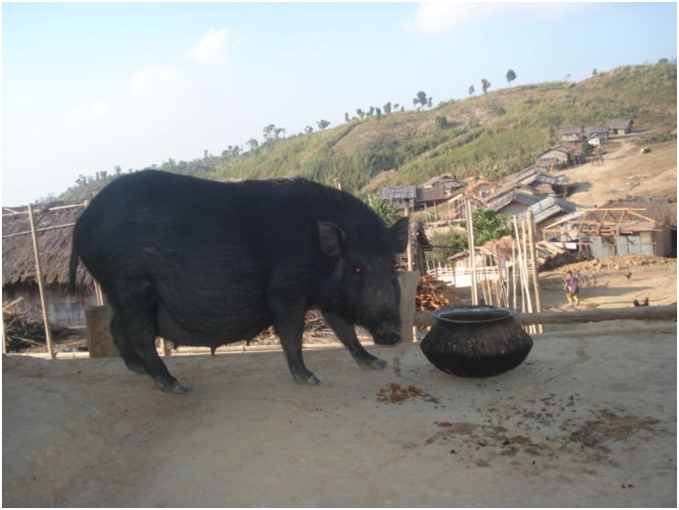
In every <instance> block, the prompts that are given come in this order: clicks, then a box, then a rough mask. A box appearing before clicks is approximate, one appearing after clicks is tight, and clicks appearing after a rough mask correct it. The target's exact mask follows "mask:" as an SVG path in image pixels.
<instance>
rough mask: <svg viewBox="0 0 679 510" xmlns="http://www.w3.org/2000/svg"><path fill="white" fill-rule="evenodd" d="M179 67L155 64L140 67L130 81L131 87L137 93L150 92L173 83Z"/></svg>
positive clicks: (178, 72) (177, 75)
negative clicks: (144, 67) (147, 67)
mask: <svg viewBox="0 0 679 510" xmlns="http://www.w3.org/2000/svg"><path fill="white" fill-rule="evenodd" d="M179 74H180V71H179V69H177V68H176V67H175V68H171V69H166V68H164V67H160V66H156V67H151V68H149V69H142V70H141V71H139V72H138V73H137V74H136V75H135V76H134V78H132V80H131V81H130V85H131V86H132V89H134V91H135V93H137V94H150V93H153V92H157V91H158V90H159V89H161V88H163V87H166V86H167V85H170V84H172V83H174V82H175V81H176V80H177V78H178V77H179Z"/></svg>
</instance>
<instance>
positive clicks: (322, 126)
mask: <svg viewBox="0 0 679 510" xmlns="http://www.w3.org/2000/svg"><path fill="white" fill-rule="evenodd" d="M316 124H317V125H318V129H320V130H321V131H323V130H324V129H325V128H327V127H328V126H329V125H330V122H329V121H327V120H324V119H321V120H319V121H318V122H316Z"/></svg>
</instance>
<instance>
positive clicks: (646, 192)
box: [3, 62, 676, 324]
mask: <svg viewBox="0 0 679 510" xmlns="http://www.w3.org/2000/svg"><path fill="white" fill-rule="evenodd" d="M647 90H650V91H651V92H646V91H647ZM621 91H624V93H623V92H621ZM601 98H605V100H601ZM599 104H604V105H606V108H603V109H598V110H597V111H596V112H594V113H592V114H591V115H590V114H588V112H589V110H591V109H592V105H599ZM630 104H634V105H635V106H634V108H632V110H634V111H635V112H637V113H638V116H634V117H632V116H630V117H616V116H615V115H617V114H616V113H611V114H610V115H611V117H610V119H611V120H608V121H607V122H602V121H600V120H598V119H601V118H605V117H603V116H602V115H603V114H602V112H606V111H610V112H623V111H628V110H630V108H631V107H630V106H629V105H630ZM668 105H669V106H668ZM672 108H674V113H675V114H676V64H675V63H667V62H663V63H658V64H655V65H651V66H636V67H629V66H628V67H624V68H620V69H618V70H615V71H612V72H610V73H605V74H604V73H602V74H600V75H598V76H596V77H593V78H591V79H589V80H585V81H583V82H582V83H580V84H569V83H546V84H539V85H527V86H522V87H516V88H512V89H504V90H500V91H497V92H494V93H490V94H488V95H487V97H477V98H475V97H472V98H467V99H464V100H460V101H449V102H443V103H441V105H440V106H438V107H436V108H433V109H432V110H431V111H417V112H399V113H395V114H392V115H389V116H384V117H383V118H382V119H377V118H370V119H364V120H360V121H351V122H347V123H346V124H344V125H342V126H338V127H336V128H334V129H329V130H326V131H322V132H315V133H309V134H304V135H299V136H293V137H290V138H286V139H279V140H272V141H270V142H268V143H267V144H262V146H261V147H260V148H259V149H258V150H257V151H253V152H252V153H245V154H240V155H239V156H238V157H235V156H232V155H231V156H228V157H227V158H226V159H225V158H221V159H220V158H212V157H208V156H207V155H206V158H204V159H202V160H197V161H196V162H194V163H195V165H194V166H195V167H196V168H198V169H199V170H198V171H197V172H198V173H194V174H192V175H196V176H198V177H204V178H211V179H218V180H227V179H234V178H239V179H240V178H272V177H282V176H289V175H301V176H304V177H307V178H312V179H315V180H319V181H321V182H326V183H329V184H330V183H332V182H333V181H334V180H335V179H337V180H338V181H339V182H340V183H341V185H342V186H343V187H345V188H346V189H348V190H349V191H351V192H352V193H356V194H357V195H359V196H362V197H366V196H372V195H373V194H377V196H378V197H380V198H381V199H383V200H385V201H389V202H391V203H393V204H394V205H395V206H396V207H397V208H398V209H399V210H402V208H404V207H405V206H406V205H407V206H408V208H409V210H410V211H411V212H412V218H411V224H412V225H413V228H414V235H413V240H414V243H413V244H414V247H415V251H416V252H417V254H418V257H417V258H416V259H415V260H413V266H412V267H413V268H415V269H418V270H419V271H420V272H421V273H424V272H426V271H430V272H431V273H432V274H433V275H434V276H438V275H439V272H438V270H437V269H436V268H433V267H432V266H431V265H430V266H429V267H428V266H427V260H426V259H425V257H426V258H431V255H432V253H431V250H430V248H432V246H431V242H432V240H433V239H434V240H435V238H436V236H437V235H440V234H445V233H450V232H456V233H458V234H464V230H463V229H462V228H461V227H462V224H463V222H464V219H465V215H464V209H465V203H466V202H469V204H470V205H471V207H472V208H476V209H484V210H488V211H492V212H496V213H500V214H506V215H509V217H510V218H517V219H518V220H519V221H523V220H524V219H525V218H526V216H527V214H528V212H529V211H530V213H531V214H532V216H533V218H534V222H535V227H536V231H537V240H538V258H539V262H540V264H541V267H543V268H547V267H549V266H550V265H558V264H559V263H563V261H565V260H573V257H571V255H575V259H576V260H577V257H578V256H580V257H585V258H587V257H591V258H594V259H601V258H605V257H608V256H615V255H625V254H645V255H651V256H660V257H668V256H676V118H675V116H672V115H671V114H672V111H671V109H672ZM578 112H580V113H579V115H576V113H578ZM441 118H443V119H445V120H446V122H445V126H446V127H445V129H442V128H440V126H438V124H440V123H439V122H438V120H439V119H441ZM581 119H582V120H581ZM590 119H597V120H595V121H593V122H591V123H588V121H589V120H590ZM648 151H652V152H650V153H649V152H648ZM380 154H381V155H382V156H380ZM378 156H379V157H378ZM407 158H410V159H407ZM213 160H214V161H213ZM398 161H401V162H400V163H398ZM519 162H523V163H522V165H523V166H520V165H519ZM528 162H530V164H529V165H528V166H526V163H528ZM647 162H648V163H647ZM181 163H182V162H180V164H179V165H172V164H167V165H166V164H163V165H160V166H155V167H156V168H159V169H161V170H167V171H176V172H177V173H185V172H184V171H183V170H182V168H184V167H182V166H181ZM397 163H398V164H397ZM212 164H214V165H217V166H216V167H214V168H213V167H211V166H210V165H212ZM623 167H624V168H623ZM517 168H518V169H520V170H518V171H514V172H511V173H508V171H509V170H510V169H517ZM211 169H212V170H211ZM437 169H439V170H440V171H438V172H437V171H436V170H437ZM493 169H499V170H501V171H499V172H497V173H494V172H493V171H492V170H493ZM246 170H248V171H250V170H252V171H253V172H254V173H252V172H251V173H245V171H246ZM489 170H490V171H489ZM130 171H133V170H132V169H130ZM373 171H375V172H377V173H371V172H373ZM291 172H293V173H291ZM308 172H310V173H308ZM102 174H106V172H103V173H98V177H97V179H84V178H82V179H80V178H79V179H78V183H77V185H76V187H75V188H74V189H73V190H69V192H68V193H65V194H64V195H62V196H61V197H59V200H58V201H57V202H54V201H52V202H50V203H44V204H41V205H37V206H36V214H35V218H36V221H35V223H36V225H35V226H36V231H37V237H38V242H39V245H40V250H41V252H42V264H43V269H44V273H43V277H44V280H45V281H46V283H47V288H48V293H49V299H48V303H49V305H48V306H49V307H50V310H49V312H50V316H51V317H53V318H54V320H55V321H58V322H64V323H66V324H73V323H82V322H83V321H84V309H85V307H86V306H88V305H91V304H94V303H95V302H96V301H95V297H94V293H93V292H92V280H91V278H90V276H89V275H88V274H87V273H86V272H85V271H84V270H83V269H82V266H81V267H80V269H79V272H78V275H77V282H78V293H77V294H76V295H74V296H66V294H65V292H64V289H65V287H66V285H67V280H68V274H67V272H68V257H69V256H70V228H71V227H72V225H73V224H74V222H75V219H76V218H77V216H78V215H79V214H80V212H81V211H82V208H83V205H84V198H83V196H85V197H89V198H91V196H92V193H96V190H97V189H100V186H103V185H105V184H106V183H107V182H110V181H111V180H112V179H114V178H115V177H116V175H118V174H115V175H110V174H109V175H102ZM357 175H361V176H362V177H361V179H359V180H355V178H356V176H357ZM367 179H370V181H369V184H366V182H368V181H367ZM420 179H421V180H420ZM352 180H355V182H353V183H352ZM670 181H672V182H671V183H670ZM357 183H358V187H356V186H357ZM361 183H362V184H361ZM404 183H406V184H404ZM95 185H96V186H95ZM361 186H363V187H361ZM603 188H606V192H605V193H594V192H595V191H596V190H600V189H603ZM71 191H82V192H87V194H86V195H78V197H79V198H77V199H75V198H74V196H75V195H72V194H71ZM30 230H31V229H30V226H29V223H28V215H27V208H26V207H10V208H7V207H3V296H4V297H5V298H6V299H8V300H10V301H19V302H21V306H24V307H25V308H26V309H27V310H29V311H31V312H33V313H34V314H38V315H39V313H40V309H41V305H40V299H39V296H38V289H37V285H36V281H37V278H36V269H35V261H34V255H33V247H32V244H31V239H30V235H28V234H30ZM512 249H513V244H512V240H511V238H509V239H497V240H495V242H494V243H492V244H491V245H489V246H477V247H476V250H475V255H476V257H475V259H474V260H475V266H478V267H482V268H487V267H494V268H495V269H494V270H495V271H496V272H497V269H498V268H499V267H500V266H501V265H502V264H504V262H501V260H500V259H504V261H508V260H509V262H510V264H511V263H512V261H511V260H510V258H511V253H512ZM451 255H452V259H450V260H446V261H445V262H444V263H445V265H451V266H453V267H454V268H455V267H457V268H460V269H462V270H464V269H465V266H468V265H469V262H468V261H469V256H468V254H467V253H465V252H462V253H454V254H448V255H446V257H450V256H451ZM467 269H468V267H467ZM455 284H456V285H458V286H460V285H461V284H462V283H461V282H460V280H456V281H455ZM69 303H73V304H74V305H75V304H77V306H69ZM78 310H80V311H78Z"/></svg>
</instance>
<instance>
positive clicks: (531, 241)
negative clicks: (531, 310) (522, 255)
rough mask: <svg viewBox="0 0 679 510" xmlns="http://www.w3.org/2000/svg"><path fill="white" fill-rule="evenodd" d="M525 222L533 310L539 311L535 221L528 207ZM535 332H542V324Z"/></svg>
mask: <svg viewBox="0 0 679 510" xmlns="http://www.w3.org/2000/svg"><path fill="white" fill-rule="evenodd" d="M526 223H527V227H528V246H529V252H530V262H531V267H532V268H533V290H534V292H535V311H536V312H537V313H540V312H541V311H542V295H541V294H540V278H539V275H538V257H537V252H536V249H535V221H534V219H533V211H531V210H530V209H528V212H527V213H526ZM537 332H538V333H543V332H544V328H543V326H542V324H538V326H537Z"/></svg>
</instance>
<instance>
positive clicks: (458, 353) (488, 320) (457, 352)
mask: <svg viewBox="0 0 679 510" xmlns="http://www.w3.org/2000/svg"><path fill="white" fill-rule="evenodd" d="M433 315H434V317H436V319H437V321H436V323H435V324H434V326H432V328H431V331H430V332H429V333H428V334H427V336H426V337H424V339H423V340H422V343H421V344H420V348H421V349H422V352H423V353H424V355H425V356H426V357H427V359H428V360H429V361H430V362H431V363H432V364H433V365H434V366H435V367H436V368H438V369H440V370H443V371H444V372H446V373H449V374H453V375H457V376H461V377H490V376H493V375H498V374H501V373H503V372H506V371H508V370H511V369H512V368H516V367H518V366H519V365H520V364H521V363H522V362H523V360H525V359H526V356H528V353H529V352H530V350H531V348H532V347H533V339H532V338H531V337H530V336H529V335H528V333H526V332H525V331H524V330H523V328H522V327H521V325H520V324H519V323H518V322H516V320H514V316H515V315H516V311H514V310H511V309H509V308H496V307H493V306H459V307H454V308H442V309H441V310H438V311H436V312H433Z"/></svg>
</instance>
